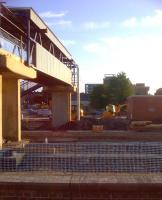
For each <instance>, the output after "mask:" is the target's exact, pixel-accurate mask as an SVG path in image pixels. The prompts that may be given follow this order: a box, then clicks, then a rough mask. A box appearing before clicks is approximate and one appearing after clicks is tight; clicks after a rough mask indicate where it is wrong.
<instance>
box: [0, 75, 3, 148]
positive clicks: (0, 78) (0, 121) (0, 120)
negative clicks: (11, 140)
mask: <svg viewBox="0 0 162 200" xmlns="http://www.w3.org/2000/svg"><path fill="white" fill-rule="evenodd" d="M2 140H3V138H2V75H0V149H2Z"/></svg>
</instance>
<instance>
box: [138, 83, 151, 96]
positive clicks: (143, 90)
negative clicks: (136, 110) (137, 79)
mask: <svg viewBox="0 0 162 200" xmlns="http://www.w3.org/2000/svg"><path fill="white" fill-rule="evenodd" d="M149 89H150V88H149V87H148V86H145V84H144V83H136V84H135V85H134V92H135V95H148V91H149Z"/></svg>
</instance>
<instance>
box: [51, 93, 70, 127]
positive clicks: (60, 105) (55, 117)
mask: <svg viewBox="0 0 162 200" xmlns="http://www.w3.org/2000/svg"><path fill="white" fill-rule="evenodd" d="M69 121H71V93H70V92H66V91H64V92H63V91H61V92H58V91H57V92H56V91H55V92H52V127H53V128H56V127H59V126H61V125H63V124H66V123H67V122H69Z"/></svg>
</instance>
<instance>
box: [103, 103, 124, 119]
mask: <svg viewBox="0 0 162 200" xmlns="http://www.w3.org/2000/svg"><path fill="white" fill-rule="evenodd" d="M122 110H123V111H124V112H126V110H127V104H119V105H113V104H108V105H107V106H106V110H105V111H104V112H103V114H102V116H101V118H102V119H112V118H114V117H116V116H119V115H120V114H121V112H122Z"/></svg>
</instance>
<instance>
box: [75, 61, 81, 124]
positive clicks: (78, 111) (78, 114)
mask: <svg viewBox="0 0 162 200" xmlns="http://www.w3.org/2000/svg"><path fill="white" fill-rule="evenodd" d="M76 67H77V69H76V70H77V120H78V121H79V120H80V90H79V67H78V65H76Z"/></svg>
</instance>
